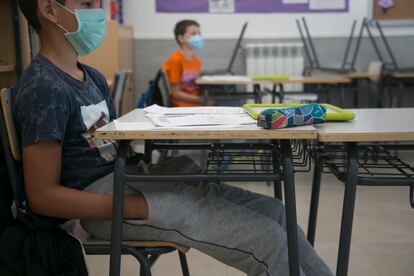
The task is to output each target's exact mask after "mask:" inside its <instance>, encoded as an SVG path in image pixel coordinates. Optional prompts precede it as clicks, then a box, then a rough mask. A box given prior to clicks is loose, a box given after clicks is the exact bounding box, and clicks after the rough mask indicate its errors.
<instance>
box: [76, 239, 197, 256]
mask: <svg viewBox="0 0 414 276" xmlns="http://www.w3.org/2000/svg"><path fill="white" fill-rule="evenodd" d="M82 243H83V244H84V245H86V246H88V245H110V244H111V242H110V241H106V240H96V239H93V238H87V239H86V240H84V241H82ZM122 244H124V245H126V246H129V247H135V248H140V247H173V248H175V249H177V250H178V251H180V252H182V253H187V252H188V251H189V250H190V248H188V247H186V246H183V245H180V244H176V243H173V242H158V241H123V242H122Z"/></svg>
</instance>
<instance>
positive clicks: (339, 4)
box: [309, 0, 346, 10]
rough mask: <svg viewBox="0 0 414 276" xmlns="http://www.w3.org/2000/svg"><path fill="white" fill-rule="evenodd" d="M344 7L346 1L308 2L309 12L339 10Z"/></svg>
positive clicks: (317, 0)
mask: <svg viewBox="0 0 414 276" xmlns="http://www.w3.org/2000/svg"><path fill="white" fill-rule="evenodd" d="M345 7H346V0H309V9H310V10H340V9H345Z"/></svg>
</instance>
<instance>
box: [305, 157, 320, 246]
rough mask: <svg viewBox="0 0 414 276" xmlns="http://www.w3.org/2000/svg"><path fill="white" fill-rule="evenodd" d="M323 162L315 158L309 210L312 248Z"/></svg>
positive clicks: (309, 231)
mask: <svg viewBox="0 0 414 276" xmlns="http://www.w3.org/2000/svg"><path fill="white" fill-rule="evenodd" d="M321 177H322V160H321V159H320V158H318V157H316V158H315V168H314V171H313V182H312V195H311V204H310V209H309V221H308V241H309V243H310V244H312V246H313V245H314V244H315V233H316V221H317V218H318V205H319V194H320V190H321Z"/></svg>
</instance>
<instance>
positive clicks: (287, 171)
mask: <svg viewBox="0 0 414 276" xmlns="http://www.w3.org/2000/svg"><path fill="white" fill-rule="evenodd" d="M280 144H281V151H282V165H283V179H284V180H283V183H284V191H285V208H286V230H287V238H288V251H289V272H290V275H291V276H299V254H298V236H297V233H298V230H297V220H296V196H295V178H294V170H293V161H292V149H291V145H290V141H289V140H281V142H280Z"/></svg>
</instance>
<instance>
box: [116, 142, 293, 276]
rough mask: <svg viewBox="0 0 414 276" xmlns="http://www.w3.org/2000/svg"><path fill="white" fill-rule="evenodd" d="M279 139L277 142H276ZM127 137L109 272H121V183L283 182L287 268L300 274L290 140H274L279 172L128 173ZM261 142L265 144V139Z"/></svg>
mask: <svg viewBox="0 0 414 276" xmlns="http://www.w3.org/2000/svg"><path fill="white" fill-rule="evenodd" d="M277 141H279V142H277ZM129 142H130V141H129V140H121V141H120V143H119V146H118V149H117V156H116V161H115V172H114V187H113V200H114V201H113V202H114V203H113V210H112V214H113V215H112V233H111V258H110V275H111V276H115V275H120V265H121V251H122V220H123V219H122V217H123V198H124V184H125V183H126V182H128V181H174V180H177V181H252V180H256V181H280V180H282V181H283V184H284V197H285V209H286V228H287V229H286V231H287V237H288V253H289V271H290V275H292V276H298V275H299V255H298V240H297V218H296V196H295V182H294V168H293V161H292V150H291V143H290V140H288V139H284V140H273V144H274V145H280V146H275V147H276V148H274V150H280V153H281V156H282V158H281V165H282V168H283V172H282V175H279V174H278V172H277V171H275V173H274V174H269V175H252V176H251V177H246V175H230V176H229V175H220V174H215V175H208V174H196V175H129V174H127V173H126V171H125V167H126V156H127V151H128V145H129ZM264 143H266V142H265V141H264Z"/></svg>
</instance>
